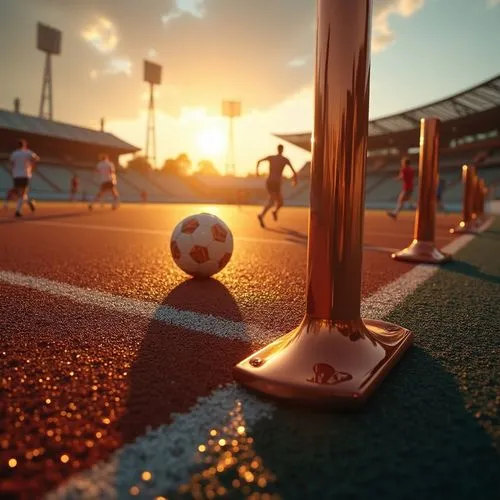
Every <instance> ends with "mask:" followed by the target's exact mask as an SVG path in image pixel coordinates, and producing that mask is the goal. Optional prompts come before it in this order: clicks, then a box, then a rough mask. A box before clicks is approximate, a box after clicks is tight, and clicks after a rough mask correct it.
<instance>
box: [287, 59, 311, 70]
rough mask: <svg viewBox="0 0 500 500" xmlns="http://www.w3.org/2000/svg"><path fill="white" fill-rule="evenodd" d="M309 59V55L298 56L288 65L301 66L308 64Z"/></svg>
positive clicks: (291, 66) (292, 66)
mask: <svg viewBox="0 0 500 500" xmlns="http://www.w3.org/2000/svg"><path fill="white" fill-rule="evenodd" d="M308 60H309V57H308V56H302V57H296V58H294V59H292V60H291V61H288V64H287V66H290V68H301V67H303V66H305V65H306V64H307V61H308Z"/></svg>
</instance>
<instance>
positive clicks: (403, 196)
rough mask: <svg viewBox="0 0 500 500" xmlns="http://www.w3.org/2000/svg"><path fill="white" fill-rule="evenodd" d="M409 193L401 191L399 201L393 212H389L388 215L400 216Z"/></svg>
mask: <svg viewBox="0 0 500 500" xmlns="http://www.w3.org/2000/svg"><path fill="white" fill-rule="evenodd" d="M408 197H409V196H408V193H407V192H406V191H401V192H400V193H399V196H398V201H397V203H396V208H395V209H394V210H393V211H392V212H387V215H389V216H390V217H392V218H393V219H395V218H396V217H397V216H398V213H399V212H400V211H401V209H402V208H403V204H404V202H405V201H406V200H407V199H408Z"/></svg>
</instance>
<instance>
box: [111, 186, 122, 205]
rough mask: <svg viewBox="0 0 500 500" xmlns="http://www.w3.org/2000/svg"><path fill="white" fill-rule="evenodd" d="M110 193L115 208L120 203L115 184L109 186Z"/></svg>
mask: <svg viewBox="0 0 500 500" xmlns="http://www.w3.org/2000/svg"><path fill="white" fill-rule="evenodd" d="M111 194H112V195H113V208H114V209H116V208H118V205H119V203H120V193H119V192H118V189H117V187H116V186H113V187H112V188H111Z"/></svg>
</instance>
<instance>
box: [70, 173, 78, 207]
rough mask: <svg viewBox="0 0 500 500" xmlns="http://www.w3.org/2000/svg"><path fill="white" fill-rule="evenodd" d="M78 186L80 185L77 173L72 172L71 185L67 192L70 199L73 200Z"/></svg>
mask: <svg viewBox="0 0 500 500" xmlns="http://www.w3.org/2000/svg"><path fill="white" fill-rule="evenodd" d="M79 187H80V178H79V177H78V175H77V174H73V177H71V187H70V194H69V199H70V201H75V199H76V195H77V193H78V188H79Z"/></svg>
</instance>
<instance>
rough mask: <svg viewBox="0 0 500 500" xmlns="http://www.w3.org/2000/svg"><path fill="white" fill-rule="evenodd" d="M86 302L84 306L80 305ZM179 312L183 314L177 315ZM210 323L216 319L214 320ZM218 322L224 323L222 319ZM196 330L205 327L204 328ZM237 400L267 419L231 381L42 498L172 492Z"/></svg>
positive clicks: (249, 417) (414, 280)
mask: <svg viewBox="0 0 500 500" xmlns="http://www.w3.org/2000/svg"><path fill="white" fill-rule="evenodd" d="M491 222H492V219H491V218H490V219H489V220H488V221H487V222H485V223H484V224H483V226H482V227H481V231H484V230H485V229H486V228H487V227H489V225H490V224H491ZM473 238H474V235H463V236H461V237H459V238H457V239H456V240H454V241H452V242H451V243H450V244H449V245H447V246H446V247H444V248H443V251H445V252H449V253H452V254H454V253H456V252H458V251H459V250H461V249H462V248H464V247H465V246H466V245H467V244H468V243H469V242H470V241H471V240H472V239H473ZM438 269H439V266H431V265H418V266H416V267H414V268H413V269H412V270H411V271H409V272H407V273H405V274H404V275H402V276H400V277H399V278H397V279H396V280H394V281H393V282H391V283H389V284H388V285H386V286H384V287H382V288H381V289H380V290H379V291H378V292H376V293H375V294H373V295H371V296H370V297H368V298H367V299H366V300H364V301H363V302H362V306H361V310H362V316H363V317H366V318H372V319H382V318H384V317H386V316H387V315H388V314H389V313H390V312H391V311H393V310H394V309H395V308H396V307H397V306H398V305H399V304H401V303H402V302H403V301H404V300H405V299H406V298H407V297H408V296H409V295H411V294H412V293H413V292H414V291H415V290H416V289H417V287H419V286H420V285H422V284H423V283H425V282H426V281H427V280H428V279H429V278H431V277H432V276H433V275H434V274H435V273H436V272H437V271H438ZM6 273H7V274H6ZM5 278H7V279H5ZM0 281H4V282H5V281H6V282H8V283H10V284H17V285H21V286H27V287H29V288H34V289H37V290H40V291H46V292H48V293H53V294H54V293H55V294H59V295H62V296H64V297H66V298H69V299H71V300H77V301H82V300H86V299H85V298H84V296H83V295H82V293H83V291H84V293H85V294H86V295H88V296H89V297H93V299H92V303H94V305H98V306H100V307H106V308H110V305H111V308H113V309H114V308H116V307H118V308H119V309H120V310H122V311H123V312H126V313H129V314H139V315H144V314H146V315H147V317H151V315H152V313H153V309H154V311H156V309H157V308H159V309H161V307H165V306H160V307H158V306H155V305H154V304H153V303H146V304H147V305H146V306H144V304H143V303H142V301H135V300H133V299H123V298H121V297H116V296H113V295H111V294H104V295H105V297H103V294H102V292H93V291H90V290H85V289H78V287H73V286H71V285H65V284H60V283H56V282H51V281H49V280H40V279H39V278H32V277H27V276H23V275H18V274H15V273H9V272H2V273H1V274H0ZM75 289H77V290H75ZM58 291H59V292H62V291H64V293H63V294H60V293H56V292H58ZM96 294H97V295H96ZM89 300H91V299H89ZM103 300H105V302H103ZM123 301H124V302H123ZM85 303H89V302H88V301H85ZM141 304H142V306H144V307H145V311H146V312H144V313H141V307H142V306H141ZM170 309H173V308H168V311H167V312H166V314H167V317H169V318H170V319H169V321H171V315H172V314H173V312H172V311H171V310H170ZM176 311H177V310H176ZM181 313H182V314H184V312H182V311H181ZM176 314H177V313H176ZM191 314H197V313H191ZM198 316H200V315H198ZM201 316H206V315H201ZM153 317H154V315H153ZM182 317H184V316H182ZM205 319H206V318H204V319H203V320H202V321H200V322H199V323H198V324H200V325H204V323H203V321H204V320H205ZM160 320H161V319H160ZM211 321H214V320H211ZM215 321H221V320H219V319H215ZM222 321H224V322H225V321H226V320H222ZM232 323H233V325H232V326H234V327H236V329H239V328H242V327H243V328H245V329H247V330H248V331H252V327H251V326H248V325H244V324H243V326H242V327H240V326H237V325H238V323H235V322H232ZM223 324H224V325H225V328H227V327H228V324H227V323H223ZM208 325H209V328H208V330H203V331H206V332H207V333H215V334H217V332H214V328H216V327H217V323H213V322H209V323H208ZM200 328H205V326H203V327H200ZM257 331H258V332H260V333H258V334H257V337H258V338H260V334H261V332H262V331H263V329H261V328H258V330H257ZM219 335H220V333H219ZM222 336H226V337H227V336H228V333H227V332H226V333H224V334H223V335H222ZM249 337H250V336H249ZM229 338H239V339H240V340H244V339H241V337H240V336H239V334H238V335H236V337H231V336H230V335H229ZM237 401H238V402H240V403H241V408H242V413H243V415H244V417H245V419H246V422H247V427H248V429H249V430H250V431H251V429H252V426H253V425H254V424H255V423H256V422H258V421H259V420H261V419H264V418H272V415H273V412H274V409H275V406H274V405H273V404H271V403H266V402H263V401H262V400H260V399H259V398H258V397H257V396H255V395H253V394H250V393H249V392H247V391H246V390H245V389H243V388H241V387H239V386H237V385H235V384H233V383H231V384H228V385H226V386H224V387H222V388H219V389H217V390H215V391H214V392H213V393H212V394H211V395H210V396H208V397H204V398H200V399H199V400H198V402H197V403H196V405H194V406H193V407H192V408H191V410H190V411H189V412H187V413H185V414H178V415H173V416H172V423H171V424H169V425H162V426H160V427H159V428H157V429H155V430H153V431H149V432H147V433H146V434H145V435H143V436H141V437H139V438H137V439H136V440H135V441H134V442H133V443H131V444H128V445H125V446H124V447H122V448H121V449H119V450H117V451H116V452H115V453H114V454H113V455H112V457H111V458H110V460H108V461H107V462H101V463H98V464H96V465H95V466H93V467H92V468H91V469H89V470H87V471H85V472H83V473H80V474H78V475H76V476H73V477H72V478H70V479H69V480H68V482H66V483H65V484H63V485H61V486H60V487H59V488H57V489H56V490H54V491H52V492H50V493H49V494H48V495H47V498H48V499H50V500H56V499H75V498H82V499H93V498H100V499H116V498H123V497H127V496H128V494H129V493H128V492H129V489H130V488H131V487H132V486H136V485H137V486H139V487H140V490H139V495H138V496H137V498H153V497H154V496H155V495H160V494H162V493H163V494H165V493H166V492H167V491H173V490H175V489H176V488H177V487H178V486H179V485H180V484H182V483H185V482H188V481H189V477H190V467H191V466H192V465H193V461H192V458H193V457H194V455H195V453H196V450H197V446H198V445H199V444H203V443H204V442H205V441H206V440H207V439H208V438H207V436H208V431H209V429H211V428H216V429H217V428H221V427H223V426H224V425H227V423H228V421H229V418H230V417H229V415H228V414H229V412H230V411H231V410H232V409H233V407H234V405H235V403H236V402H237ZM146 470H147V471H149V472H151V473H152V474H153V478H154V479H155V480H154V481H151V482H149V483H144V482H141V481H140V477H141V473H142V472H143V471H146Z"/></svg>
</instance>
